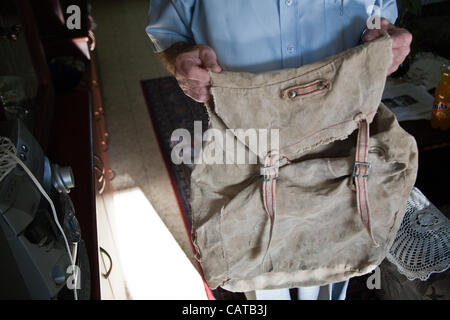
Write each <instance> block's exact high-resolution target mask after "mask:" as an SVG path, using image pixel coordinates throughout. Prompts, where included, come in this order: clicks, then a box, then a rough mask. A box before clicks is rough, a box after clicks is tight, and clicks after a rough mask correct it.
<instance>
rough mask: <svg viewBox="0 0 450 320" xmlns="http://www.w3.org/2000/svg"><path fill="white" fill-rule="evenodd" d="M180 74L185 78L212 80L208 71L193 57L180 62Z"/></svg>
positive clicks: (178, 71) (202, 80)
mask: <svg viewBox="0 0 450 320" xmlns="http://www.w3.org/2000/svg"><path fill="white" fill-rule="evenodd" d="M176 71H177V73H178V76H180V75H181V76H182V77H184V78H187V79H190V80H196V81H201V82H208V83H209V81H210V80H211V78H210V76H209V74H208V72H207V71H206V70H205V69H203V68H201V67H199V66H198V64H197V62H196V61H193V60H191V59H188V60H184V61H182V62H181V64H180V68H178V69H177V70H176Z"/></svg>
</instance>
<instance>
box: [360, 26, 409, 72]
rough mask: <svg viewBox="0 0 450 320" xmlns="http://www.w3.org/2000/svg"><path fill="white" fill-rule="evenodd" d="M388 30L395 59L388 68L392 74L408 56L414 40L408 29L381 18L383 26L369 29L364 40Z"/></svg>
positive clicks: (374, 37)
mask: <svg viewBox="0 0 450 320" xmlns="http://www.w3.org/2000/svg"><path fill="white" fill-rule="evenodd" d="M386 32H387V33H388V34H389V35H390V36H391V39H392V53H393V55H394V60H393V62H392V65H391V67H390V68H389V70H388V75H390V74H391V73H393V72H395V71H396V70H397V69H398V67H399V66H400V65H401V64H402V63H403V61H404V60H405V58H406V57H407V56H408V54H409V52H410V50H411V49H410V45H411V42H412V35H411V33H410V32H409V31H408V30H406V29H402V28H398V27H396V26H394V25H393V24H391V23H390V22H389V20H387V19H385V18H381V28H380V29H371V30H367V31H366V33H365V35H364V38H363V41H364V42H367V41H372V40H375V39H376V38H379V37H381V36H383V35H384V34H385V33H386Z"/></svg>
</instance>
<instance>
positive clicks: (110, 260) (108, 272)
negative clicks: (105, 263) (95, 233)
mask: <svg viewBox="0 0 450 320" xmlns="http://www.w3.org/2000/svg"><path fill="white" fill-rule="evenodd" d="M99 249H100V253H102V254H105V255H106V256H107V257H108V260H109V269H108V271H106V273H102V276H103V277H104V278H105V279H108V278H109V275H110V274H111V271H112V267H113V262H112V259H111V256H110V255H109V253H108V251H106V250H105V249H103V248H102V247H99Z"/></svg>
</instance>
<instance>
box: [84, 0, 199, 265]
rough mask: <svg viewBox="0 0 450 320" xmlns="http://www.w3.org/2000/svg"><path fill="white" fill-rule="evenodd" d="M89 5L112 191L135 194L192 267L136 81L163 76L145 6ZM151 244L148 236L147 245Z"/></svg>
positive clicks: (100, 1) (122, 2) (123, 2)
mask: <svg viewBox="0 0 450 320" xmlns="http://www.w3.org/2000/svg"><path fill="white" fill-rule="evenodd" d="M92 4H93V7H92V11H91V14H92V16H93V18H94V20H95V22H96V24H97V28H96V29H95V30H94V33H95V36H96V42H97V45H96V52H97V61H98V68H99V73H100V77H101V84H102V92H103V99H104V109H105V115H106V121H107V129H108V131H109V133H110V139H109V141H110V142H109V150H110V156H111V165H112V168H113V170H114V171H115V173H116V176H115V178H114V180H113V185H114V188H115V190H116V191H117V192H123V191H124V190H133V189H135V188H139V189H140V190H141V191H142V192H143V194H144V195H145V197H146V198H147V199H148V201H149V202H150V203H151V205H152V206H153V207H154V208H155V210H156V212H157V213H158V214H159V216H160V218H161V219H162V221H163V222H164V224H165V225H166V226H167V228H168V229H169V230H170V232H171V234H172V235H173V237H174V238H175V239H176V241H177V242H178V244H179V245H180V246H181V248H182V249H183V251H184V252H185V253H186V255H187V256H188V257H189V259H190V260H191V262H194V259H193V256H192V252H191V248H190V244H189V242H188V238H187V235H186V231H185V229H184V225H183V223H182V220H181V217H180V212H179V209H178V205H177V202H176V199H175V196H174V193H173V191H172V186H171V184H170V180H169V176H168V174H167V171H166V168H165V166H164V163H163V160H162V157H161V153H160V150H159V147H158V143H157V140H156V138H155V134H154V132H153V128H152V125H151V121H150V118H149V115H148V111H147V106H146V104H145V101H144V96H143V94H142V92H141V87H140V80H145V79H152V78H157V77H163V76H166V75H167V72H166V71H165V69H164V68H163V67H162V66H161V64H160V63H159V60H158V57H157V56H156V55H155V54H154V53H153V51H152V45H151V42H150V40H149V39H148V37H147V35H146V33H145V30H144V28H145V24H146V20H147V10H148V0H132V1H131V0H128V1H127V0H115V1H110V0H96V1H93V2H92ZM157 240H158V239H153V238H152V237H151V235H149V243H151V242H154V241H157ZM186 261H187V263H189V260H187V259H186Z"/></svg>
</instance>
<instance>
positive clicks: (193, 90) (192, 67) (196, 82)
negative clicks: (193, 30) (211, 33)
mask: <svg viewBox="0 0 450 320" xmlns="http://www.w3.org/2000/svg"><path fill="white" fill-rule="evenodd" d="M206 69H210V70H211V71H212V72H221V71H222V68H221V67H220V66H219V64H218V62H217V55H216V53H215V52H214V50H213V49H212V48H210V47H208V46H205V45H194V46H192V47H191V48H188V49H187V50H185V51H183V52H181V53H179V54H178V55H177V56H176V58H175V70H174V76H175V78H176V79H177V81H178V84H179V85H180V88H181V89H182V90H183V91H184V93H185V94H186V95H187V96H189V97H191V98H192V99H194V100H195V101H198V102H206V101H208V100H209V97H210V93H209V87H210V81H211V77H210V76H209V73H208V71H207V70H206Z"/></svg>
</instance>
